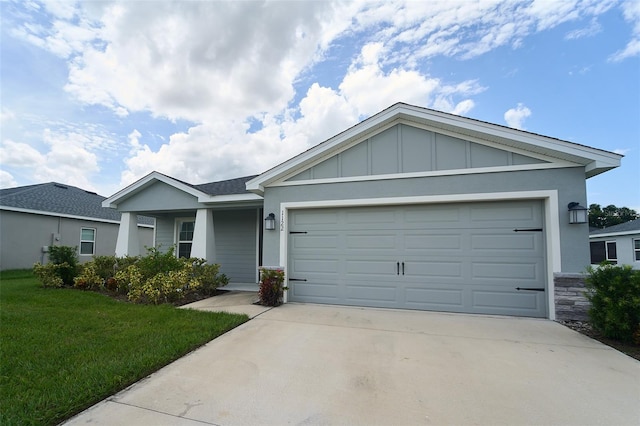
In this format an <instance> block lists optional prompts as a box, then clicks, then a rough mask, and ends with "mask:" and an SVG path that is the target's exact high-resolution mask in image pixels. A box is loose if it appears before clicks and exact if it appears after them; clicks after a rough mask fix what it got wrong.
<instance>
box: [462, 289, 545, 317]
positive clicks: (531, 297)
mask: <svg viewBox="0 0 640 426" xmlns="http://www.w3.org/2000/svg"><path fill="white" fill-rule="evenodd" d="M472 300H473V307H474V308H475V309H476V311H477V312H478V313H485V312H486V313H491V312H492V311H502V312H507V311H508V312H510V313H509V314H508V315H515V312H519V311H523V310H524V311H528V312H535V311H537V310H539V309H540V303H541V301H540V295H539V294H538V293H535V292H519V293H515V292H502V291H498V290H496V291H487V290H476V291H472ZM542 303H544V302H542Z"/></svg>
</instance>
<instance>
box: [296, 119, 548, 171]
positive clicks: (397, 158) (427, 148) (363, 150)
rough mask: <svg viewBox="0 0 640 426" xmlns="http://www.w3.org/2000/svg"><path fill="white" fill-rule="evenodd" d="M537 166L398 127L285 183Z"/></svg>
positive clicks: (507, 154) (499, 152)
mask: <svg viewBox="0 0 640 426" xmlns="http://www.w3.org/2000/svg"><path fill="white" fill-rule="evenodd" d="M538 163H544V161H542V160H539V159H536V158H532V157H528V156H525V155H520V154H514V153H511V152H508V151H504V150H500V149H496V148H492V147H489V146H485V145H481V144H478V143H473V142H469V141H465V140H463V139H459V138H455V137H452V136H447V135H442V134H439V133H434V132H431V131H428V130H423V129H419V128H416V127H412V126H407V125H404V124H398V125H396V126H394V127H391V128H390V129H387V130H385V131H383V132H380V133H378V134H376V135H374V136H372V137H370V138H369V139H367V140H365V141H363V142H361V143H359V144H358V145H355V146H353V147H351V148H349V149H347V150H345V151H343V152H341V153H339V154H337V155H334V156H333V157H331V158H329V159H327V160H325V161H323V162H321V163H319V164H316V165H315V166H313V167H311V168H309V169H307V170H304V171H302V172H300V173H298V174H296V175H295V176H293V177H291V178H289V179H288V180H289V181H300V180H309V179H326V178H338V177H351V176H369V175H384V174H394V173H413V172H429V171H433V170H457V169H468V168H479V167H500V166H511V165H522V164H538Z"/></svg>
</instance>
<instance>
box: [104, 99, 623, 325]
mask: <svg viewBox="0 0 640 426" xmlns="http://www.w3.org/2000/svg"><path fill="white" fill-rule="evenodd" d="M621 158H622V156H620V155H618V154H614V153H611V152H607V151H602V150H599V149H595V148H590V147H588V146H583V145H579V144H575V143H571V142H567V141H563V140H559V139H555V138H551V137H547V136H542V135H538V134H533V133H529V132H525V131H521V130H516V129H512V128H507V127H504V126H500V125H495V124H491V123H487V122H483V121H478V120H474V119H469V118H465V117H460V116H456V115H452V114H448V113H443V112H440V111H434V110H431V109H426V108H421V107H417V106H412V105H407V104H404V103H398V104H395V105H393V106H391V107H389V108H387V109H385V110H383V111H381V112H379V113H378V114H376V115H374V116H372V117H370V118H368V119H366V120H364V121H362V122H361V123H359V124H357V125H355V126H353V127H351V128H349V129H347V130H345V131H343V132H342V133H340V134H338V135H336V136H334V137H332V138H330V139H328V140H326V141H324V142H322V143H320V144H319V145H317V146H314V147H313V148H311V149H309V150H307V151H305V152H303V153H302V154H300V155H297V156H295V157H293V158H291V159H289V160H287V161H285V162H284V163H282V164H280V165H278V166H276V167H274V168H272V169H270V170H268V171H266V172H264V173H262V174H260V175H257V176H247V177H243V178H238V179H232V180H228V181H222V182H213V183H209V184H203V185H192V184H189V183H186V182H183V181H180V180H177V179H174V178H171V177H169V176H166V175H163V174H160V173H157V172H153V173H151V174H149V175H147V176H145V177H144V178H142V179H140V180H139V181H137V182H135V183H133V184H132V185H130V186H128V187H126V188H124V189H123V190H121V191H119V192H118V193H116V194H114V195H113V196H111V197H109V198H108V199H107V200H105V201H104V203H103V206H105V207H111V208H114V209H117V210H118V211H120V212H122V222H121V232H120V236H119V239H118V253H119V254H121V255H123V254H137V253H138V251H139V246H138V245H137V243H136V238H135V235H133V234H132V233H131V230H132V229H133V228H134V225H135V220H134V217H135V215H137V214H143V215H146V216H152V217H154V218H155V219H156V244H163V246H165V247H166V246H167V245H170V244H176V245H177V246H178V253H179V255H187V254H190V255H191V256H196V257H203V258H206V259H207V260H209V261H211V262H217V263H220V264H221V271H222V272H223V273H225V274H226V275H227V276H228V277H229V278H230V281H231V287H233V286H234V285H242V284H251V285H253V287H254V288H255V283H256V282H257V281H258V267H259V266H260V265H278V266H282V267H284V268H285V272H286V276H287V287H288V288H289V290H288V291H287V292H286V294H285V298H286V300H288V301H295V302H312V303H328V304H340V305H354V306H374V307H388V308H400V309H420V310H437V311H447V312H469V313H483V314H504V315H521V316H532V317H546V318H551V319H554V318H555V313H556V303H557V302H556V299H555V284H554V282H555V281H554V280H555V279H558V277H562V275H563V274H571V273H575V272H582V271H584V269H585V267H586V265H588V264H589V249H588V244H587V242H588V238H589V235H588V224H587V223H584V222H586V220H582V221H580V223H569V211H568V209H569V207H568V206H569V204H571V205H572V206H574V205H575V204H573V203H579V204H582V205H585V204H586V184H585V181H586V179H587V178H589V177H592V176H595V175H598V174H600V173H603V172H605V171H607V170H610V169H612V168H615V167H618V166H619V165H620V160H621ZM265 219H266V220H265ZM121 237H122V238H124V240H121V239H120V238H121Z"/></svg>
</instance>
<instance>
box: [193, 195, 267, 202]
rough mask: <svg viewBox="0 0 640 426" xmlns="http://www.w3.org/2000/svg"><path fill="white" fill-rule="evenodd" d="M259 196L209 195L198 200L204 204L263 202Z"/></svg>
mask: <svg viewBox="0 0 640 426" xmlns="http://www.w3.org/2000/svg"><path fill="white" fill-rule="evenodd" d="M263 200H264V199H263V198H262V196H260V195H258V194H230V195H207V196H205V197H200V198H198V202H200V203H203V204H217V203H233V202H242V201H263Z"/></svg>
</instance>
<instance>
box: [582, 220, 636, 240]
mask: <svg viewBox="0 0 640 426" xmlns="http://www.w3.org/2000/svg"><path fill="white" fill-rule="evenodd" d="M625 234H640V219H635V220H630V221H629V222H625V223H621V224H619V225H613V226H609V227H607V228H602V229H596V230H595V231H591V232H590V233H589V237H606V236H610V235H611V236H613V235H625Z"/></svg>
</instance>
